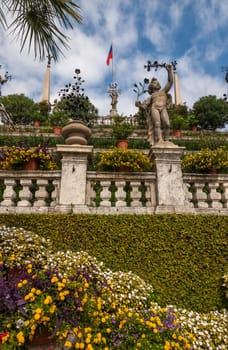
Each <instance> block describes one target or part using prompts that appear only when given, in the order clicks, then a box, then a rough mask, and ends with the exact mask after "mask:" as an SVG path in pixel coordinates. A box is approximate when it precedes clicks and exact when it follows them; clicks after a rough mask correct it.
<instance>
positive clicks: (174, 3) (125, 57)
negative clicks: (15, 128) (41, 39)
mask: <svg viewBox="0 0 228 350" xmlns="http://www.w3.org/2000/svg"><path fill="white" fill-rule="evenodd" d="M78 3H79V5H81V8H82V9H81V13H82V16H83V17H84V20H83V24H82V25H79V24H77V25H75V28H74V30H73V31H69V32H66V33H67V34H68V35H69V37H70V42H69V44H70V47H71V49H70V50H68V51H65V57H61V58H60V59H59V61H58V62H57V63H53V62H52V65H51V82H52V85H51V100H52V102H53V100H54V99H55V98H56V97H57V93H58V91H60V89H61V88H63V87H64V85H65V84H66V83H68V82H70V81H73V79H72V78H73V75H74V70H75V68H80V70H81V74H82V77H83V78H84V79H85V89H86V93H87V95H88V96H89V98H90V100H91V102H93V103H94V105H95V106H96V107H97V108H98V109H99V113H100V115H107V114H108V113H109V110H110V108H111V104H110V103H111V99H110V97H109V96H108V93H107V90H108V84H109V83H111V81H112V67H111V66H109V67H107V66H106V63H105V62H106V58H107V54H108V50H109V47H110V44H111V43H112V42H113V43H114V60H113V62H114V72H115V80H116V81H117V82H118V85H119V88H120V89H121V94H120V96H119V103H118V106H117V107H118V111H119V113H121V114H124V115H126V114H134V113H135V112H136V111H137V108H136V107H135V105H134V104H135V99H136V95H135V94H134V92H133V85H134V83H138V82H140V81H142V80H143V79H144V78H145V77H147V78H149V79H150V78H151V77H152V76H157V77H158V79H159V80H160V82H161V85H163V84H164V83H165V81H166V79H167V77H166V72H165V71H163V70H160V71H157V72H154V71H151V72H147V71H146V69H145V68H144V64H145V63H146V61H147V60H158V61H161V62H170V61H171V60H173V59H174V58H175V59H177V61H178V66H177V69H178V77H179V82H180V86H181V93H182V98H183V101H186V103H187V105H189V106H191V105H192V104H193V103H194V102H195V101H196V100H198V99H199V98H200V97H201V96H204V95H207V94H213V95H217V96H218V97H221V96H222V95H223V93H225V92H226V85H225V82H224V77H223V75H224V74H223V73H221V68H220V67H221V66H227V46H228V45H227V43H228V39H227V21H228V8H227V7H228V2H227V0H220V1H217V0H210V1H209V0H205V1H204V0H197V1H196V0H163V1H160V0H153V1H151V0H144V1H143V2H142V1H140V0H134V1H132V0H125V1H122V0H115V1H112V0H107V1H105V2H104V1H101V0H87V1H82V0H81V1H78ZM187 22H191V24H193V25H194V29H195V30H197V31H196V32H194V36H193V33H190V32H189V33H188V34H189V36H190V37H189V40H188V42H189V43H191V42H192V43H193V44H192V45H191V44H188V46H187V45H186V43H183V45H182V43H181V42H178V39H177V38H181V36H182V32H181V30H183V28H185V27H184V25H185V23H187ZM0 45H1V52H0V64H2V65H3V67H2V69H1V71H0V74H3V73H4V71H5V70H8V71H9V73H10V74H12V77H13V78H12V81H11V82H8V83H7V84H5V85H4V86H2V92H3V95H4V94H5V95H6V94H11V93H24V94H25V95H27V96H29V97H32V98H34V99H35V100H36V101H39V100H40V98H41V96H42V88H43V81H44V76H45V69H46V62H39V61H38V60H36V61H35V60H34V59H33V56H32V55H30V56H28V55H27V52H26V51H24V52H22V53H21V54H20V45H19V43H17V42H15V41H13V42H12V40H11V38H10V37H8V36H7V35H6V34H5V33H4V32H1V31H0ZM185 46H186V47H185ZM224 57H225V58H224ZM225 60H226V61H225ZM208 66H209V67H210V68H208ZM144 97H145V98H146V96H143V97H142V98H144Z"/></svg>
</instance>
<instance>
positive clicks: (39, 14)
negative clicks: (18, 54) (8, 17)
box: [7, 0, 82, 61]
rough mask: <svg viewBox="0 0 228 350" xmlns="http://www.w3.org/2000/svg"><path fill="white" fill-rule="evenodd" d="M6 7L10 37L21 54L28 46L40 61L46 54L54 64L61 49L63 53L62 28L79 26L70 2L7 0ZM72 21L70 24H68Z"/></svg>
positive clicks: (78, 16)
mask: <svg viewBox="0 0 228 350" xmlns="http://www.w3.org/2000/svg"><path fill="white" fill-rule="evenodd" d="M7 3H8V7H9V8H10V11H11V13H12V14H13V15H14V17H15V19H14V20H13V22H12V23H11V24H10V28H11V29H12V31H11V33H13V34H14V35H16V38H17V40H20V42H21V51H22V50H23V49H24V48H25V45H26V43H28V51H29V52H30V51H31V48H32V47H33V49H34V54H35V57H37V56H39V58H40V60H44V59H45V58H46V55H47V53H49V54H50V55H51V56H52V58H53V59H54V60H55V61H56V60H57V59H58V55H59V53H62V50H61V47H64V48H65V49H67V48H68V47H69V46H68V37H67V36H66V35H65V34H64V33H62V32H61V30H60V29H61V27H62V28H66V29H68V28H73V21H76V22H78V23H81V21H82V18H81V16H80V15H79V13H78V10H79V6H78V5H76V4H75V3H74V2H73V1H71V0H9V1H8V2H7ZM72 20H73V21H72Z"/></svg>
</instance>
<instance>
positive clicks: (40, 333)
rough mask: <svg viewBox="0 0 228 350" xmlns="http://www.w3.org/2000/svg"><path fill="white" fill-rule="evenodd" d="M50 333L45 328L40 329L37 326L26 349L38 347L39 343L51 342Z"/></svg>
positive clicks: (48, 343)
mask: <svg viewBox="0 0 228 350" xmlns="http://www.w3.org/2000/svg"><path fill="white" fill-rule="evenodd" d="M50 337H51V333H50V332H49V331H48V330H47V329H42V330H41V329H40V328H39V327H38V328H37V329H36V331H35V334H34V336H33V338H32V339H31V340H29V341H28V349H40V345H42V349H43V345H48V346H49V347H50V344H53V339H51V338H50Z"/></svg>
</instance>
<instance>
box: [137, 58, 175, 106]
mask: <svg viewBox="0 0 228 350" xmlns="http://www.w3.org/2000/svg"><path fill="white" fill-rule="evenodd" d="M171 65H172V67H173V71H174V72H176V69H177V68H176V66H177V61H176V60H175V61H172V62H171ZM166 66H167V63H159V62H158V61H154V62H153V63H152V62H151V61H147V64H145V65H144V68H146V70H147V72H150V70H151V69H152V68H154V69H155V71H157V70H158V69H160V68H165V67H166ZM148 84H149V79H147V78H144V80H143V83H141V82H139V83H138V84H136V83H135V84H134V89H133V91H134V92H135V93H136V94H137V100H138V98H139V97H140V96H141V95H143V94H144V93H145V92H148V89H147V88H146V85H148Z"/></svg>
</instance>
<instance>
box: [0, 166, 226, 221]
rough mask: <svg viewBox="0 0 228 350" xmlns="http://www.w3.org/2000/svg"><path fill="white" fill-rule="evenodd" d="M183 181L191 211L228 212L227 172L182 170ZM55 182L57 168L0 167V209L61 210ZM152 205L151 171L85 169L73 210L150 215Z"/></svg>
mask: <svg viewBox="0 0 228 350" xmlns="http://www.w3.org/2000/svg"><path fill="white" fill-rule="evenodd" d="M183 182H184V187H185V191H186V198H187V200H188V201H189V202H191V203H192V206H193V209H194V211H195V213H196V214H197V213H198V214H222V215H228V174H227V175H225V174H224V175H203V174H184V175H183ZM60 184H61V171H30V172H26V171H1V172H0V213H54V212H62V211H61V203H60V202H59V192H60ZM74 195H75V194H74V193H72V194H71V196H74ZM157 205H158V200H157V194H156V174H155V173H108V172H94V171H87V176H86V193H85V206H84V208H80V210H78V211H77V210H74V212H85V213H91V214H121V213H126V214H154V213H156V206H157Z"/></svg>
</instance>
